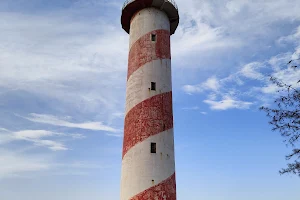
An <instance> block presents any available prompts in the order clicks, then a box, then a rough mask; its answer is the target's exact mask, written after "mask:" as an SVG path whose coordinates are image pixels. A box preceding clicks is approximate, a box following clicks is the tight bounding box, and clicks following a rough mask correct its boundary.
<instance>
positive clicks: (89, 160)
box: [0, 0, 300, 200]
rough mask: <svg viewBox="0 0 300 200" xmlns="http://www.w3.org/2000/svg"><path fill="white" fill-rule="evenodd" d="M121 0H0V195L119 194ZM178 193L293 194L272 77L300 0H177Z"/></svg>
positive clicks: (288, 49) (297, 46)
mask: <svg viewBox="0 0 300 200" xmlns="http://www.w3.org/2000/svg"><path fill="white" fill-rule="evenodd" d="M122 4H123V2H122V1H114V0H112V1H106V0H105V1H104V0H52V1H46V0H15V1H11V0H0V27H1V31H0V111H1V112H0V119H1V121H0V197H1V199H5V200H20V199H22V200H40V199H43V200H53V199H55V200H65V199H73V200H83V199H87V198H88V199H90V200H96V199H97V200H99V199H103V200H104V199H105V200H117V199H119V186H120V172H121V149H122V134H123V118H124V116H123V115H124V114H123V113H124V105H125V85H126V70H127V54H128V42H129V41H128V39H129V37H128V35H127V34H126V33H125V32H124V31H123V30H122V29H121V25H120V9H121V7H122ZM177 4H178V7H179V10H180V16H181V21H180V25H179V27H178V29H177V32H176V34H175V35H173V36H172V73H173V74H172V75H173V96H174V99H173V101H174V119H175V121H174V124H175V145H176V175H177V193H178V199H180V200H185V199H189V200H199V199H206V200H240V199H243V200H253V199H256V200H266V199H272V200H283V199H290V200H296V199H299V195H300V191H299V187H300V182H299V178H297V177H294V176H280V175H279V174H278V170H279V169H280V168H281V167H285V165H286V161H285V160H284V155H285V154H286V153H288V152H289V151H290V149H289V148H286V146H285V145H284V143H283V142H282V140H283V139H282V138H281V137H280V136H279V134H278V133H274V132H271V131H270V129H271V127H270V126H269V125H268V124H267V120H268V119H267V118H266V117H265V115H264V113H261V112H259V111H258V108H259V106H261V105H271V104H272V99H273V98H274V97H275V93H276V92H275V91H276V88H275V87H274V86H272V85H271V84H270V83H269V82H268V77H267V76H268V75H275V76H277V77H279V78H280V79H281V80H283V81H286V82H287V83H294V82H293V81H295V80H296V79H297V78H299V77H300V73H299V71H298V72H293V71H291V70H290V69H287V68H286V66H285V63H287V61H288V60H290V59H291V58H298V56H299V53H300V43H299V41H300V12H299V10H300V1H299V0H288V1H287V0H276V1H274V0H265V1H259V0H253V1H250V0H244V1H241V0H239V1H238V0H232V1H221V0H218V1H216V0H209V1H208V0H205V1H204V0H177Z"/></svg>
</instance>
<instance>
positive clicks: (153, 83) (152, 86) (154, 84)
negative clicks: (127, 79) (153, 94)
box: [151, 82, 156, 90]
mask: <svg viewBox="0 0 300 200" xmlns="http://www.w3.org/2000/svg"><path fill="white" fill-rule="evenodd" d="M151 90H156V83H155V82H151Z"/></svg>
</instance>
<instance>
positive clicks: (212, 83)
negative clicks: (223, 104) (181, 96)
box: [183, 76, 220, 94]
mask: <svg viewBox="0 0 300 200" xmlns="http://www.w3.org/2000/svg"><path fill="white" fill-rule="evenodd" d="M219 88H220V83H219V80H218V79H217V78H216V77H215V76H213V77H210V78H208V79H207V80H206V81H205V82H203V83H201V84H198V85H184V86H183V90H184V91H185V92H186V93H188V94H193V93H201V92H204V91H206V90H212V91H218V89H219Z"/></svg>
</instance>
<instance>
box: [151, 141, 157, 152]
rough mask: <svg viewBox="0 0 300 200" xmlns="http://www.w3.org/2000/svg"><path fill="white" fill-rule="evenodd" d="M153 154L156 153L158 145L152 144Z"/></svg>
mask: <svg viewBox="0 0 300 200" xmlns="http://www.w3.org/2000/svg"><path fill="white" fill-rule="evenodd" d="M151 153H156V143H153V142H152V143H151Z"/></svg>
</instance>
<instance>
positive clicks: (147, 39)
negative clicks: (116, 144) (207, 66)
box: [121, 0, 179, 200]
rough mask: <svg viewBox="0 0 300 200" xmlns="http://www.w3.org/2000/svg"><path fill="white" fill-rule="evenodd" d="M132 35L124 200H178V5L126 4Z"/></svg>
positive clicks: (156, 0)
mask: <svg viewBox="0 0 300 200" xmlns="http://www.w3.org/2000/svg"><path fill="white" fill-rule="evenodd" d="M121 22H122V26H123V28H124V30H125V31H126V32H128V33H129V34H130V43H129V48H130V51H129V57H128V75H127V89H126V111H125V127H124V142H123V154H122V177H121V200H152V199H153V200H176V181H175V159H174V158H175V156H174V133H173V109H172V82H171V81H172V80H171V52H170V35H171V34H173V33H174V32H175V30H176V28H177V26H178V23H179V15H178V10H177V6H176V4H175V2H173V1H169V0H130V1H127V2H125V4H124V7H123V10H122V18H121Z"/></svg>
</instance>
